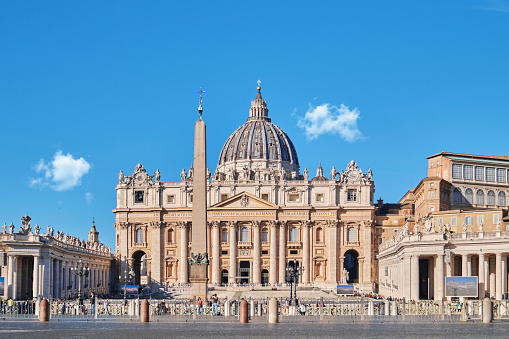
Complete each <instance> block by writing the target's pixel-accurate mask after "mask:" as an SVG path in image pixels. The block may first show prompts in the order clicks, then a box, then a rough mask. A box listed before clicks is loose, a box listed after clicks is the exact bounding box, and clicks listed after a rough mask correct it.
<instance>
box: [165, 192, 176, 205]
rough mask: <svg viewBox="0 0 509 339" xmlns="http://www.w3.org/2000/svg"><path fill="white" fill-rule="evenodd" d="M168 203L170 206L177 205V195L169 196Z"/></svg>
mask: <svg viewBox="0 0 509 339" xmlns="http://www.w3.org/2000/svg"><path fill="white" fill-rule="evenodd" d="M167 201H168V204H174V203H175V195H173V194H168V198H167Z"/></svg>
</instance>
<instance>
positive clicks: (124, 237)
mask: <svg viewBox="0 0 509 339" xmlns="http://www.w3.org/2000/svg"><path fill="white" fill-rule="evenodd" d="M118 225H119V227H120V258H119V259H120V272H122V273H123V272H124V271H125V270H126V269H127V270H129V267H128V262H127V255H128V253H129V241H128V231H129V230H130V228H129V224H128V223H126V222H121V223H119V224H118ZM186 261H187V260H186ZM75 285H76V284H73V286H75ZM74 289H76V286H75V288H74Z"/></svg>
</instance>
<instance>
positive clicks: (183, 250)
mask: <svg viewBox="0 0 509 339" xmlns="http://www.w3.org/2000/svg"><path fill="white" fill-rule="evenodd" d="M187 225H188V223H187V221H181V222H179V226H178V227H179V228H180V279H179V280H180V282H181V283H187V281H188V278H187V277H188V275H187V272H188V262H187V251H188V246H189V245H188V243H189V241H188V240H187Z"/></svg>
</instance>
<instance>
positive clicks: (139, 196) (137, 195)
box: [134, 191, 145, 204]
mask: <svg viewBox="0 0 509 339" xmlns="http://www.w3.org/2000/svg"><path fill="white" fill-rule="evenodd" d="M144 194H145V192H143V191H135V192H134V203H135V204H141V203H143V196H144Z"/></svg>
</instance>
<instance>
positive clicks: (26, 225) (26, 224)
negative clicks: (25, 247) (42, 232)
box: [19, 215, 32, 234]
mask: <svg viewBox="0 0 509 339" xmlns="http://www.w3.org/2000/svg"><path fill="white" fill-rule="evenodd" d="M30 220H32V218H30V217H29V216H28V215H25V216H23V217H21V226H20V228H19V231H20V233H21V234H29V233H32V227H31V226H30Z"/></svg>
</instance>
